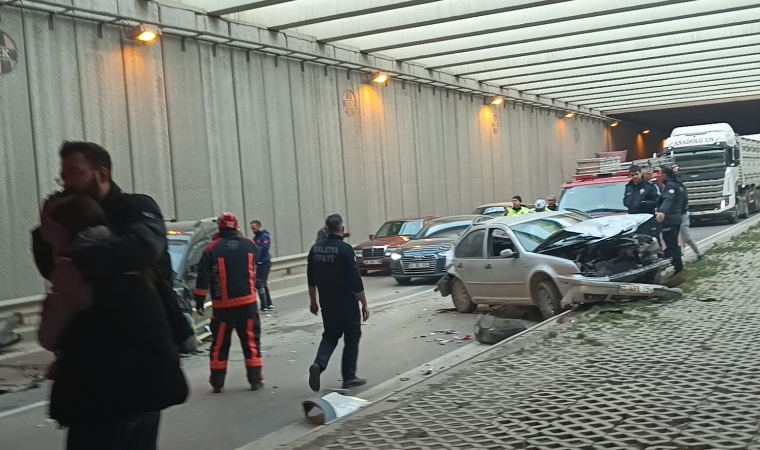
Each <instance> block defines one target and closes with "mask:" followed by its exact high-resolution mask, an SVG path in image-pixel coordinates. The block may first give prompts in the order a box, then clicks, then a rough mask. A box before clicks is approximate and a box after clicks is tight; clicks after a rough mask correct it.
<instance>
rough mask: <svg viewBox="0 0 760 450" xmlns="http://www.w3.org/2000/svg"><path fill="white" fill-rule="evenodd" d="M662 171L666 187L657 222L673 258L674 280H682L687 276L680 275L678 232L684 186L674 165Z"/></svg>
mask: <svg viewBox="0 0 760 450" xmlns="http://www.w3.org/2000/svg"><path fill="white" fill-rule="evenodd" d="M660 173H661V174H662V179H663V181H664V182H665V187H664V188H663V189H662V196H661V197H660V202H659V207H658V209H657V222H659V223H660V224H662V240H663V241H664V242H665V256H666V257H669V258H672V260H673V268H674V269H675V277H674V279H673V280H674V281H675V280H676V279H677V280H679V281H680V280H681V279H683V278H684V277H685V274H684V275H680V274H681V272H683V262H682V261H681V246H680V245H679V243H678V233H679V232H680V230H681V219H682V217H681V208H682V207H683V188H682V187H681V184H680V183H679V182H678V180H677V179H676V175H675V173H674V172H673V168H672V167H670V166H668V165H665V166H662V167H661V168H660ZM684 281H685V280H684ZM680 282H682V281H680ZM679 284H680V283H679ZM676 285H677V284H676Z"/></svg>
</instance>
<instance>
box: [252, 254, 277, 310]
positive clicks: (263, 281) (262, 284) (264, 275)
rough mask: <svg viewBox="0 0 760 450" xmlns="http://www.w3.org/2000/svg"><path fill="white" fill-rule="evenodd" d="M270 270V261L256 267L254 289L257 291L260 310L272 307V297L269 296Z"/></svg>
mask: <svg viewBox="0 0 760 450" xmlns="http://www.w3.org/2000/svg"><path fill="white" fill-rule="evenodd" d="M271 269H272V261H266V262H263V263H261V264H259V265H257V266H256V289H257V290H258V291H259V300H260V301H259V303H261V307H262V308H269V307H271V306H274V305H273V304H272V296H271V295H269V286H268V285H267V280H269V271H270V270H271Z"/></svg>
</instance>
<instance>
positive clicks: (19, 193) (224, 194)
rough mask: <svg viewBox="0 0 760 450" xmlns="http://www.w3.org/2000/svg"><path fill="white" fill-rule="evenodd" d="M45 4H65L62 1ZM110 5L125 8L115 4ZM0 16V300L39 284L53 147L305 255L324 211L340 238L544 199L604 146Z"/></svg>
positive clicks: (301, 71)
mask: <svg viewBox="0 0 760 450" xmlns="http://www.w3.org/2000/svg"><path fill="white" fill-rule="evenodd" d="M76 1H77V3H81V2H79V0H76ZM62 3H66V2H65V1H62ZM89 4H96V5H97V6H98V7H99V8H100V9H101V10H105V9H107V10H114V9H115V8H118V11H120V12H122V13H129V12H132V13H135V10H138V9H139V11H137V12H138V13H139V14H143V15H146V16H147V17H153V18H154V20H162V21H166V20H169V19H171V21H172V23H186V26H198V27H199V28H206V29H208V28H211V29H213V28H214V27H215V26H218V22H216V21H214V20H211V19H209V18H208V17H205V16H203V15H196V14H195V13H193V12H190V11H184V10H180V9H174V8H161V12H162V14H161V17H160V18H159V16H158V7H157V6H156V5H155V4H150V3H149V4H147V5H146V4H144V3H142V2H137V1H126V0H125V1H121V0H120V1H118V2H117V1H114V0H111V1H106V0H103V1H97V0H90V1H89ZM124 11H126V12H124ZM53 24H54V26H53V29H52V30H51V29H50V26H49V19H48V15H46V14H41V13H38V12H33V11H24V12H23V13H22V12H21V10H19V9H16V8H3V11H2V22H0V27H1V29H2V30H3V31H4V32H5V33H7V34H8V35H9V36H10V37H11V38H12V39H13V40H14V41H15V46H16V47H17V49H18V64H17V65H16V67H15V68H14V69H13V71H11V72H10V73H4V74H0V131H1V132H0V157H2V161H3V163H2V165H0V300H2V299H9V298H17V297H22V296H27V295H34V294H38V293H41V292H42V287H43V284H42V281H41V279H40V278H39V276H38V275H37V272H36V269H35V268H34V265H33V262H32V257H31V252H30V248H29V234H28V232H29V230H30V228H31V227H32V226H33V225H34V224H35V223H37V222H38V211H39V207H40V205H41V199H43V198H44V197H46V196H47V195H48V194H49V193H50V192H52V191H54V190H56V189H57V185H56V183H55V181H54V180H55V179H56V178H57V177H58V172H59V159H58V155H57V151H58V148H59V147H60V144H61V141H63V140H90V141H95V142H99V143H101V144H103V145H104V146H105V147H106V148H107V149H108V150H109V151H110V152H111V154H112V157H113V159H114V179H115V180H116V182H117V183H119V184H120V185H121V186H122V188H124V189H125V190H129V191H137V192H141V193H146V194H149V195H151V196H153V198H155V199H156V201H157V202H158V203H159V205H160V206H161V208H162V210H163V212H164V215H165V216H173V217H176V218H177V219H180V220H189V219H197V218H203V217H209V216H212V215H216V214H218V213H219V212H221V211H223V210H229V211H233V212H235V213H237V214H238V215H239V216H240V217H241V219H244V220H245V223H247V222H248V221H250V220H252V219H260V220H262V221H263V222H264V225H265V227H266V228H268V229H269V230H270V231H271V232H272V234H273V237H274V252H275V254H276V255H280V256H282V255H289V254H295V253H300V252H305V251H308V249H309V247H310V246H311V244H312V243H313V241H314V239H315V237H316V232H317V230H318V229H319V228H320V227H321V226H322V223H323V220H324V217H325V216H326V215H327V214H329V213H333V212H339V213H341V214H343V215H344V217H345V218H346V220H347V227H348V229H349V230H350V231H351V232H352V233H353V234H354V236H355V238H353V239H352V240H353V241H354V242H358V241H360V240H362V239H363V238H364V237H365V236H366V235H368V234H370V233H373V232H374V231H376V229H377V228H378V227H379V226H380V224H381V223H382V222H383V221H384V220H385V219H388V218H398V217H409V216H417V215H422V214H439V215H447V214H459V213H468V212H470V211H472V209H473V208H474V207H476V206H478V205H479V204H482V203H485V202H491V201H497V200H508V199H510V198H511V196H512V195H514V194H520V195H522V196H523V198H524V199H525V200H526V201H532V200H534V199H535V198H537V197H539V196H541V197H544V196H546V195H547V194H549V193H557V192H558V190H559V186H560V184H561V183H562V182H563V181H564V180H565V179H567V178H568V177H569V176H571V175H572V173H573V170H574V166H575V159H576V158H578V157H584V156H590V155H593V153H594V152H597V151H602V150H605V149H606V141H605V132H604V128H603V126H602V125H601V124H600V123H591V122H588V121H580V120H566V119H562V118H558V117H557V116H556V115H555V113H551V114H549V113H547V111H545V110H543V111H541V110H538V109H536V110H531V108H529V107H525V109H523V107H521V106H519V105H512V104H508V105H506V106H505V107H499V108H494V107H491V106H485V105H484V101H483V98H482V97H477V96H475V97H472V98H471V97H470V96H469V95H464V94H462V95H460V94H459V93H456V92H447V91H445V90H442V89H440V88H437V89H434V88H432V87H427V86H422V87H421V86H419V85H415V84H411V83H406V84H404V83H402V82H400V81H396V80H393V81H391V82H390V83H389V84H388V85H387V86H384V85H372V86H370V85H368V84H366V80H365V79H364V78H363V75H361V74H359V73H357V72H351V73H349V72H347V71H346V70H343V69H335V68H329V69H327V70H325V68H324V67H323V66H320V65H313V64H309V63H306V64H303V65H302V64H301V63H300V62H298V61H293V60H288V59H284V58H279V59H278V60H275V58H274V57H272V56H264V55H262V54H258V53H254V52H251V53H249V54H248V55H247V54H246V52H245V51H243V50H237V49H231V48H228V47H224V46H217V47H216V49H214V48H213V47H212V46H211V45H210V44H207V43H200V42H197V41H194V40H192V39H187V40H185V42H184V44H183V42H182V41H181V39H180V38H178V37H172V36H168V35H165V36H163V37H162V39H161V40H160V42H159V43H156V44H155V45H139V44H136V43H135V42H133V41H130V40H127V39H126V38H125V37H124V34H123V30H121V29H119V28H117V27H112V26H104V27H103V31H102V37H99V36H98V25H97V24H94V23H91V22H84V21H74V20H72V19H68V18H63V17H55V18H54V21H53Z"/></svg>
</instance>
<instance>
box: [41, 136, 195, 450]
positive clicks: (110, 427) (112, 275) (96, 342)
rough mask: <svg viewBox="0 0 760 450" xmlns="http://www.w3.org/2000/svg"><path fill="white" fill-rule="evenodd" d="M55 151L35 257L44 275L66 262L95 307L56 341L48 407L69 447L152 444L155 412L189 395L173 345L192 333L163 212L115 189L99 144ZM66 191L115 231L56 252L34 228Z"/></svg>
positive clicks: (132, 448)
mask: <svg viewBox="0 0 760 450" xmlns="http://www.w3.org/2000/svg"><path fill="white" fill-rule="evenodd" d="M60 157H61V184H62V185H63V188H64V191H63V192H59V193H56V194H53V195H51V196H50V197H48V199H47V200H46V201H45V204H44V206H43V208H42V213H41V217H40V221H41V223H42V224H43V225H42V226H40V227H37V228H35V229H34V230H33V232H32V248H33V252H34V261H35V263H36V265H37V268H38V270H39V271H40V274H41V275H42V276H43V277H44V278H45V279H47V280H51V279H52V275H53V273H54V271H55V270H56V267H57V264H60V263H61V260H60V259H59V257H60V256H65V257H66V258H67V259H69V260H70V261H72V262H73V264H74V265H75V266H76V268H77V270H78V272H79V273H81V277H82V280H83V281H84V282H86V283H88V284H89V285H91V286H92V287H93V300H92V305H93V306H92V307H91V308H89V309H88V310H86V311H80V312H78V313H77V314H76V316H75V317H73V318H72V319H71V323H70V324H69V325H67V326H66V330H65V331H64V332H63V336H64V339H62V340H60V341H58V340H57V342H56V344H55V345H56V348H57V349H58V350H59V351H60V354H61V357H60V359H59V360H58V364H57V370H56V377H55V378H56V379H55V382H54V383H53V387H52V390H51V394H50V409H49V414H50V417H51V418H52V419H54V420H56V421H58V423H60V424H61V425H62V426H64V427H68V429H69V430H68V438H67V442H66V446H67V449H68V450H80V449H81V450H84V449H95V448H97V449H103V450H111V449H120V450H152V449H155V448H156V445H157V440H158V432H159V428H160V421H161V411H162V410H164V409H166V408H169V407H171V406H174V405H179V404H182V403H184V402H185V400H186V399H187V396H188V386H187V381H186V380H185V377H184V374H183V373H182V369H181V367H180V363H179V345H180V344H181V343H182V342H184V341H185V340H186V339H188V338H189V337H190V336H192V335H193V329H192V328H191V327H190V325H189V324H188V323H187V321H186V320H185V318H184V316H183V315H182V312H181V310H180V309H179V301H178V300H177V298H176V295H175V294H174V291H173V289H172V269H171V259H170V258H169V254H168V252H167V248H168V246H167V241H166V228H165V226H164V221H163V218H162V216H161V210H160V209H159V207H158V205H157V204H156V202H155V201H154V200H153V199H152V198H150V197H148V196H146V195H139V194H127V193H124V192H122V191H121V189H119V187H118V186H117V185H116V183H114V182H113V180H112V179H111V157H110V155H109V154H108V152H107V151H106V150H105V149H104V148H103V147H101V146H100V145H97V144H94V143H90V142H65V143H64V144H63V146H62V147H61V150H60ZM70 194H79V195H84V196H86V197H89V198H91V199H93V200H95V201H96V202H97V203H98V204H99V205H100V207H101V208H102V209H103V212H104V214H105V219H106V221H107V222H108V225H109V228H110V231H111V233H112V234H113V236H110V237H109V238H108V239H105V240H97V241H91V242H89V243H88V245H87V246H84V247H83V248H77V249H75V250H72V251H71V252H69V253H67V254H65V255H57V254H55V252H54V249H53V246H52V244H51V242H50V238H49V236H48V237H46V235H45V234H44V233H43V228H42V227H43V226H45V227H47V226H49V225H51V223H52V222H55V221H54V220H53V219H52V217H51V214H52V211H54V210H55V205H56V204H57V203H59V202H60V201H63V199H65V198H66V196H67V195H70ZM61 220H62V219H61ZM53 289H54V290H55V289H56V287H55V285H54V286H53ZM136 330H138V332H136Z"/></svg>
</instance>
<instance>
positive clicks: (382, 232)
mask: <svg viewBox="0 0 760 450" xmlns="http://www.w3.org/2000/svg"><path fill="white" fill-rule="evenodd" d="M420 229H422V221H421V220H414V221H412V222H402V221H394V222H385V223H384V224H383V226H381V227H380V229H379V230H377V233H375V237H376V238H384V237H391V236H414V235H416V234H417V233H419V232H420Z"/></svg>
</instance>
